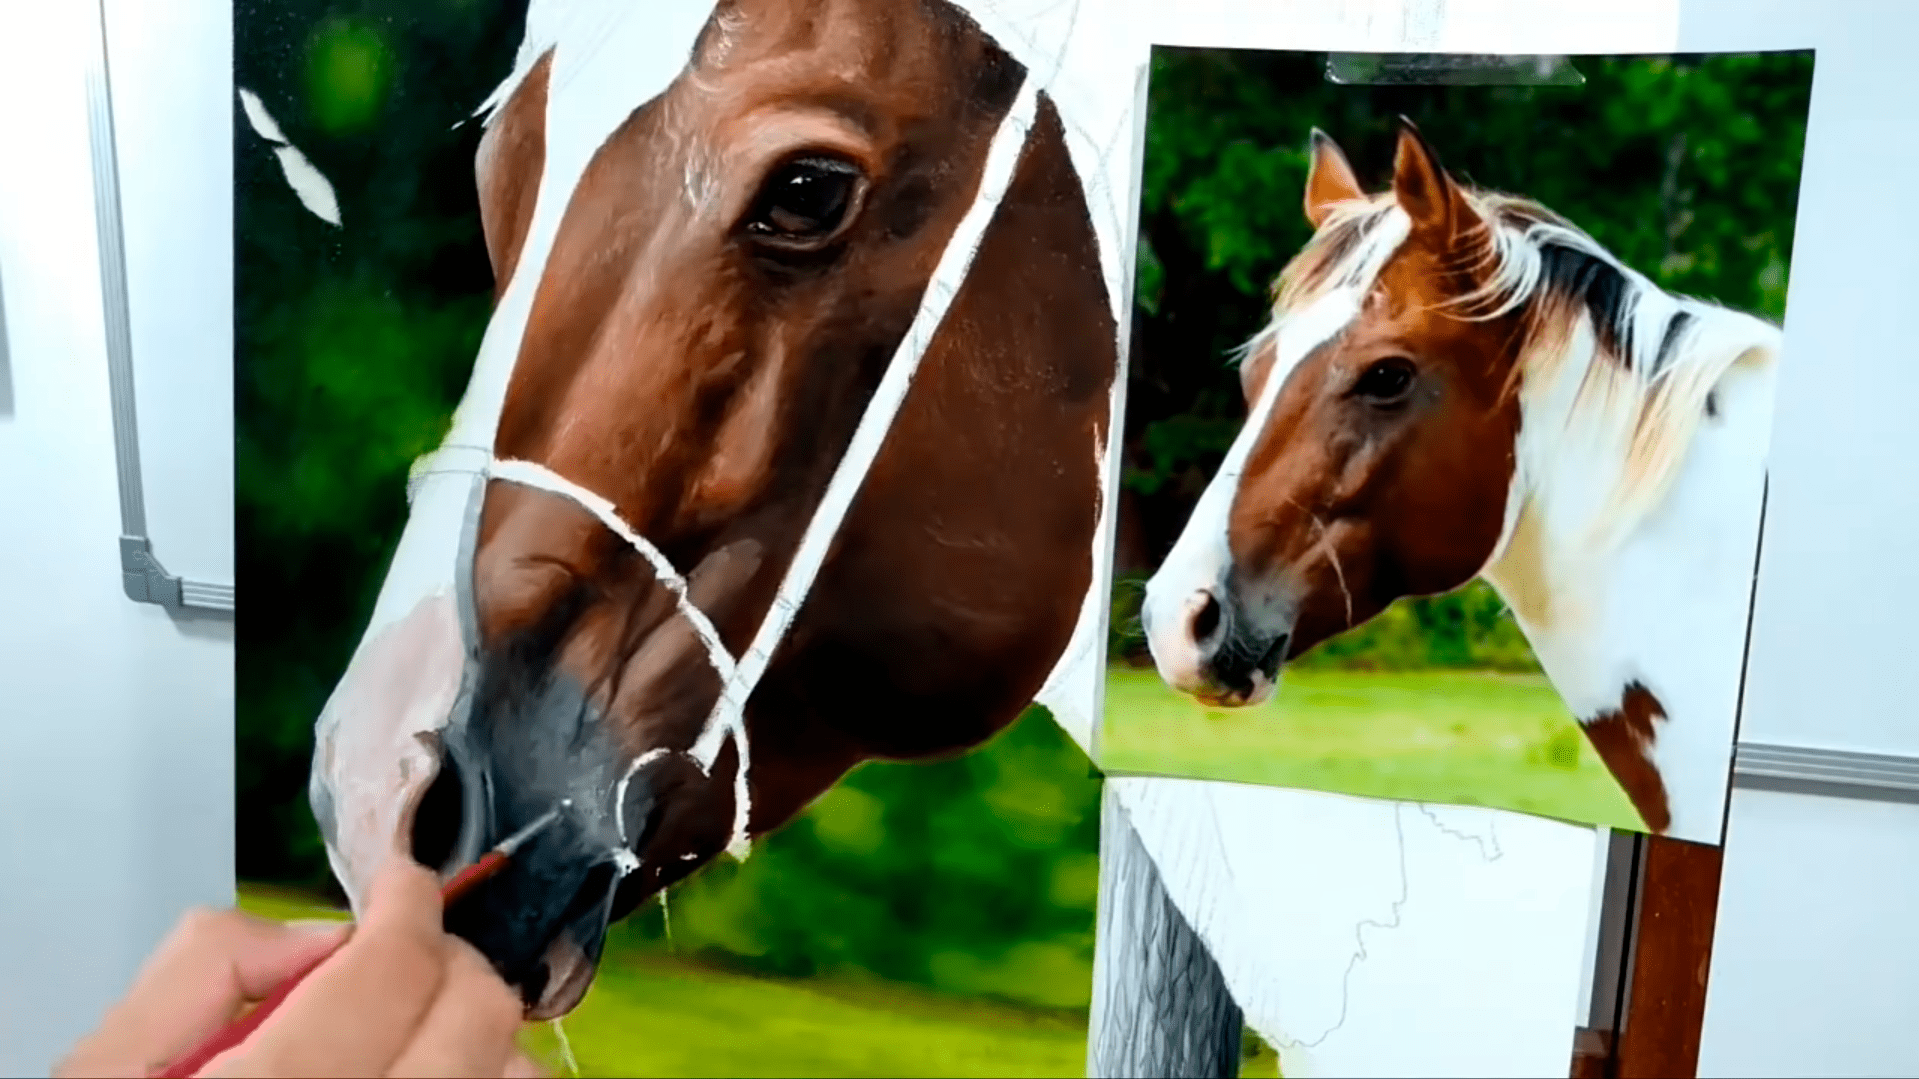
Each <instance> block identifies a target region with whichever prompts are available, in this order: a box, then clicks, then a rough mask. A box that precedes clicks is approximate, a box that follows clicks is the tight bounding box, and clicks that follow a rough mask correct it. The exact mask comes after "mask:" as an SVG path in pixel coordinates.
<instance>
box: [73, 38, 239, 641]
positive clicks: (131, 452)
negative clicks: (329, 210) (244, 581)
mask: <svg viewBox="0 0 1919 1079" xmlns="http://www.w3.org/2000/svg"><path fill="white" fill-rule="evenodd" d="M93 7H94V13H95V18H94V19H93V20H92V22H93V29H94V42H93V48H91V49H89V50H88V53H87V135H88V141H89V144H90V147H91V150H92V156H93V210H94V223H95V232H96V234H97V237H98V240H99V246H100V306H101V309H102V314H103V316H104V319H105V325H106V345H107V380H108V387H109V391H110V394H111V398H112V402H113V456H114V461H115V464H116V465H117V467H118V471H119V476H120V580H121V587H122V588H123V589H124V590H125V591H126V594H127V598H128V599H131V600H133V601H134V602H135V603H153V604H157V605H159V606H161V607H165V608H167V609H169V610H194V611H206V612H219V613H227V614H231V613H232V612H233V610H234V586H233V585H232V584H220V583H215V582H210V581H194V580H186V579H183V578H180V577H176V576H174V575H172V574H170V573H168V572H167V571H166V567H165V566H163V565H162V564H161V563H160V560H159V558H158V557H157V556H155V555H154V553H153V540H152V539H151V538H150V537H149V536H148V535H147V507H146V490H145V486H144V484H143V483H142V482H141V477H140V427H139V421H138V414H137V410H136V408H135V407H134V396H133V385H134V383H133V329H132V326H133V322H132V315H131V306H132V305H131V301H130V300H129V293H128V289H127V259H126V237H125V231H124V229H125V226H124V223H123V220H122V216H121V211H120V163H119V155H118V153H117V152H116V145H115V141H114V127H113V88H112V83H111V81H110V79H109V78H108V71H107V11H106V0H94V4H93Z"/></svg>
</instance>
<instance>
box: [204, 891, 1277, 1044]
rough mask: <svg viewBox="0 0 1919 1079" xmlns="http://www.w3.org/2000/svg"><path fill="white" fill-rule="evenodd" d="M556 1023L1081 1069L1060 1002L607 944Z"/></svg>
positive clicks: (580, 1028) (604, 1040)
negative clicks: (961, 993)
mask: <svg viewBox="0 0 1919 1079" xmlns="http://www.w3.org/2000/svg"><path fill="white" fill-rule="evenodd" d="M240 905H241V906H242V907H243V908H245V909H247V910H250V911H252V912H254V913H256V914H261V915H264V916H266V917H271V918H279V919H289V918H313V917H341V916H342V915H341V914H340V912H338V911H331V910H328V909H327V908H325V907H324V906H322V905H320V904H319V903H318V902H316V901H314V900H311V899H306V898H303V897H302V896H300V895H299V894H298V893H294V892H289V891H286V890H282V889H277V888H272V887H270V886H264V885H254V884H248V885H244V886H242V888H241V892H240ZM1091 976H1092V972H1091V971H1090V970H1089V971H1087V977H1088V978H1090V977H1091ZM564 1027H565V1031H566V1037H567V1040H568V1042H569V1043H570V1044H571V1046H572V1049H573V1054H574V1056H575V1058H576V1059H577V1060H578V1062H579V1065H580V1074H581V1075H583V1076H615V1075H635V1076H638V1075H676V1076H709V1075H710V1076H725V1075H738V1076H763V1075H764V1076H772V1075H845V1076H869V1075H870V1076H887V1075H929V1076H931V1075H944V1076H1002V1075H1003V1076H1075V1077H1077V1076H1082V1075H1084V1074H1085V1073H1086V1020H1085V1018H1084V1016H1083V1015H1078V1014H1075V1013H1073V1012H1047V1011H1039V1010H1028V1009H1022V1008H1017V1007H1012V1006H1008V1005H1003V1004H995V1003H990V1002H985V1001H978V1000H968V999H965V998H961V997H954V996H947V995H943V994H939V993H933V992H930V991H927V990H925V989H919V988H915V987H909V986H901V985H897V984H893V983H887V982H881V981H878V980H874V979H855V978H846V977H835V978H807V979H777V978H765V977H757V976H752V975H746V974H739V973H734V972H731V971H725V970H719V969H715V968H714V967H712V966H710V965H706V964H702V963H698V962H694V961H690V960H687V959H683V958H679V957H676V956H672V955H662V954H657V953H650V952H646V951H640V950H637V949H630V950H625V951H622V952H619V953H616V954H609V955H608V957H607V959H606V961H605V962H604V963H603V964H602V965H601V971H600V976H599V978H598V980H597V981H596V982H595V983H594V986H593V989H592V990H591V991H590V992H589V993H588V994H587V998H586V1000H585V1001H584V1002H582V1003H581V1005H580V1007H579V1008H578V1009H576V1010H575V1011H574V1013H573V1014H572V1015H570V1016H568V1017H567V1019H566V1020H565V1022H564ZM523 1044H524V1045H525V1046H526V1048H527V1050H528V1052H529V1053H531V1054H532V1055H533V1056H534V1058H535V1059H537V1060H539V1061H540V1062H541V1063H542V1064H543V1065H544V1066H545V1067H546V1068H547V1069H548V1073H549V1074H551V1075H564V1074H567V1073H566V1070H565V1068H564V1066H563V1065H562V1063H561V1056H560V1051H559V1041H558V1036H557V1035H556V1034H555V1033H554V1032H553V1030H552V1028H551V1027H550V1026H548V1025H545V1024H537V1025H532V1026H529V1027H528V1028H527V1031H526V1034H525V1036H524V1038H523ZM1275 1063H1276V1061H1275V1059H1274V1057H1273V1054H1272V1050H1270V1049H1265V1048H1264V1047H1261V1051H1260V1053H1259V1055H1258V1056H1257V1057H1256V1058H1254V1059H1253V1060H1252V1061H1250V1062H1249V1064H1248V1066H1247V1067H1246V1068H1245V1069H1244V1070H1243V1071H1242V1074H1243V1075H1247V1076H1258V1075H1268V1076H1270V1075H1277V1071H1276V1070H1275Z"/></svg>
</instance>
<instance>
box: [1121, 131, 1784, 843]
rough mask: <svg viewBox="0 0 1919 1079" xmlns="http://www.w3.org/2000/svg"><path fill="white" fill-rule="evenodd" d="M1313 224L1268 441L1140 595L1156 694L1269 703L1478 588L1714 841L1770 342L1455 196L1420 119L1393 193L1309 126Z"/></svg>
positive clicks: (1259, 408) (1463, 193)
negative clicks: (1418, 607)
mask: <svg viewBox="0 0 1919 1079" xmlns="http://www.w3.org/2000/svg"><path fill="white" fill-rule="evenodd" d="M1305 208H1306V214H1307V217H1308V218H1309V220H1310V221H1311V222H1312V224H1313V225H1314V226H1315V234H1314V236H1313V238H1312V240H1311V241H1310V242H1309V243H1308V244H1307V246H1306V247H1305V248H1304V250H1302V251H1301V253H1300V254H1299V255H1298V256H1297V257H1296V258H1294V260H1293V261H1292V262H1291V263H1290V264H1289V265H1288V266H1287V267H1286V269H1285V270H1284V271H1283V272H1282V274H1281V275H1280V278H1279V282H1278V286H1277V300H1276V303H1275V306H1274V311H1273V318H1272V321H1271V322H1270V323H1269V324H1268V326H1267V327H1266V329H1265V330H1263V331H1262V332H1261V333H1260V334H1259V335H1257V336H1256V337H1255V338H1254V339H1253V340H1252V342H1251V343H1250V344H1249V346H1248V348H1247V350H1246V356H1247V359H1246V362H1245V364H1244V366H1243V368H1242V381H1243V386H1244V388H1245V392H1246V397H1247V401H1248V403H1249V406H1250V413H1249V418H1248V420H1247V423H1246V425H1245V426H1244V427H1243V428H1242V430H1241V432H1240V434H1239V436H1238V438H1237V440H1236V442H1235V443H1234V445H1233V447H1232V449H1231V451H1229V454H1228V456H1227V459H1226V462H1225V464H1224V465H1223V466H1222V467H1221V469H1220V471H1219V473H1218V474H1216V475H1215V477H1214V479H1213V481H1212V483H1211V485H1210V486H1209V488H1208V489H1207V491H1206V492H1205V495H1204V496H1203V497H1202V499H1201V501H1200V503H1199V505H1198V507H1197V508H1196V509H1195V511H1194V513H1193V516H1192V518H1191V519H1190V520H1189V522H1188V524H1187V526H1186V529H1185V531H1184V532H1183V534H1182V535H1181V536H1180V539H1179V540H1178V542H1177V543H1176V544H1175V546H1174V549H1173V551H1172V552H1171V554H1170V555H1169V556H1168V558H1167V559H1166V561H1165V563H1164V564H1163V565H1162V566H1161V568H1160V569H1159V570H1158V572H1157V573H1156V574H1155V575H1154V577H1153V578H1152V580H1151V581H1150V582H1149V584H1148V586H1147V599H1146V606H1145V621H1146V626H1147V631H1148V637H1149V642H1150V644H1151V647H1152V651H1153V654H1154V657H1155V660H1156V662H1157V664H1158V667H1159V670H1160V672H1161V674H1162V676H1163V677H1164V678H1165V679H1166V681H1167V682H1168V683H1170V684H1171V685H1173V686H1174V687H1176V688H1178V689H1181V690H1183V691H1185V692H1187V693H1190V694H1192V695H1194V696H1195V697H1197V698H1199V699H1201V700H1202V701H1206V702H1208V703H1212V704H1216V705H1225V706H1237V705H1246V704H1252V703H1257V702H1259V701H1261V700H1264V699H1265V698H1266V697H1268V696H1269V695H1270V694H1271V693H1272V692H1273V689H1274V687H1275V684H1276V681H1277V679H1278V676H1279V670H1280V666H1281V664H1282V663H1283V662H1284V661H1285V660H1287V659H1289V658H1291V657H1294V656H1298V655H1299V654H1301V653H1303V652H1305V651H1306V650H1307V649H1310V648H1312V647H1313V646H1314V645H1316V644H1318V643H1320V642H1321V641H1323V640H1325V639H1326V638H1328V637H1330V636H1333V635H1334V634H1337V633H1339V632H1341V631H1344V630H1346V629H1348V628H1350V627H1352V626H1356V625H1359V624H1360V623H1362V622H1364V621H1366V620H1367V619H1369V618H1371V617H1373V616H1374V615H1376V614H1378V613H1379V612H1380V611H1382V610H1383V609H1384V608H1385V607H1386V606H1387V605H1388V604H1390V603H1392V602H1393V601H1394V600H1396V599H1398V598H1400V597H1402V596H1414V595H1428V594H1434V593H1440V592H1445V591H1449V590H1451V589H1453V588H1456V587H1458V586H1460V585H1463V584H1465V583H1466V582H1467V581H1469V580H1471V579H1472V578H1474V577H1475V576H1481V575H1483V576H1485V577H1486V578H1487V579H1488V580H1489V581H1490V582H1491V583H1492V584H1493V585H1494V587H1495V588H1496V589H1497V590H1498V591H1499V592H1500V593H1501V594H1502V596H1503V597H1504V598H1505V600H1506V602H1507V603H1508V604H1509V605H1510V606H1511V608H1512V609H1513V612H1514V615H1515V616H1516V618H1517V619H1518V621H1519V624H1520V626H1521V628H1522V629H1523V630H1524V631H1525V632H1526V634H1527V636H1528V638H1529V639H1530V641H1531V642H1532V644H1533V646H1534V649H1535V651H1536V652H1537V654H1538V655H1539V657H1540V660H1541V662H1542V664H1543V665H1544V667H1545V669H1546V671H1547V673H1548V675H1549V676H1550V677H1551V678H1552V679H1553V681H1554V684H1555V686H1556V687H1557V688H1558V689H1559V691H1560V694H1561V696H1562V697H1563V698H1564V699H1565V700H1566V702H1567V704H1568V705H1569V706H1570V707H1571V708H1572V709H1573V711H1574V713H1575V715H1576V716H1577V717H1578V718H1579V719H1580V720H1581V721H1582V723H1583V724H1584V725H1585V728H1586V730H1587V732H1588V734H1589V735H1590V736H1591V738H1592V740H1593V742H1594V744H1595V746H1596V747H1597V748H1598V750H1599V751H1600V754H1601V756H1602V757H1603V758H1604V759H1605V760H1606V762H1607V764H1608V765H1609V766H1610V767H1611V768H1612V770H1613V772H1614V774H1615V775H1616V776H1617V777H1618V778H1619V779H1620V781H1621V783H1622V785H1623V786H1624V787H1625V788H1626V791H1627V793H1628V794H1629V795H1630V796H1631V797H1632V799H1633V801H1634V802H1635V804H1636V805H1637V807H1638V808H1639V810H1640V813H1641V815H1642V816H1643V817H1644V818H1645V820H1646V822H1647V824H1648V825H1649V826H1651V827H1652V828H1653V829H1654V830H1656V831H1665V830H1668V828H1669V827H1670V826H1672V824H1673V822H1674V817H1675V810H1676V808H1677V802H1678V800H1679V799H1678V798H1677V796H1675V797H1673V798H1669V797H1668V793H1669V792H1668V790H1667V788H1668V787H1669V786H1673V785H1684V786H1685V787H1686V790H1685V791H1684V801H1685V802H1686V805H1687V807H1688V811H1689V812H1691V813H1692V814H1693V816H1692V818H1691V819H1689V821H1688V825H1689V826H1692V827H1696V829H1698V830H1702V831H1703V830H1704V829H1706V828H1708V827H1710V828H1711V829H1712V835H1713V836H1714V837H1716V835H1717V805H1718V803H1719V800H1720V799H1722V798H1723V791H1724V781H1725V776H1726V767H1725V753H1726V750H1727V743H1729V740H1730V730H1731V719H1732V715H1733V710H1734V707H1735V703H1736V702H1735V701H1734V700H1733V697H1732V695H1733V694H1736V692H1737V683H1738V670H1737V668H1738V664H1739V657H1738V654H1737V653H1738V651H1739V650H1740V648H1741V647H1742V640H1743V636H1744V633H1743V625H1744V618H1745V615H1746V603H1747V599H1748V596H1747V595H1746V592H1745V589H1746V588H1749V587H1750V582H1751V573H1752V565H1753V563H1752V559H1753V558H1754V547H1753V545H1754V543H1755V542H1756V530H1757V527H1758V508H1759V498H1760V493H1761V491H1760V485H1761V484H1762V483H1763V468H1764V464H1763V461H1764V453H1765V447H1766V441H1767V437H1768V431H1769V426H1770V412H1771V384H1772V370H1773V368H1774V364H1773V362H1772V361H1773V359H1774V357H1775V356H1776V354H1777V351H1778V331H1777V330H1776V329H1775V328H1773V327H1772V326H1770V325H1768V324H1766V323H1764V322H1761V321H1760V320H1758V319H1755V318H1752V317H1750V316H1747V315H1744V314H1740V313H1737V312H1733V311H1729V310H1726V309H1723V308H1720V307H1716V306H1713V305H1711V304H1707V303H1702V302H1699V301H1696V300H1691V299H1686V298H1682V297H1676V296H1672V295H1670V294H1667V293H1665V292H1662V291H1660V290H1659V289H1658V288H1656V287H1655V286H1654V285H1653V284H1652V283H1651V282H1650V281H1648V280H1647V279H1646V278H1644V277H1643V276H1641V275H1639V274H1637V273H1636V272H1634V271H1632V270H1631V269H1629V268H1627V267H1625V266H1624V265H1622V264H1621V263H1620V262H1619V261H1618V260H1617V259H1615V258H1614V257H1613V256H1612V255H1610V254H1609V253H1607V252H1606V251H1605V250H1604V249H1603V248H1601V247H1600V246H1599V245H1598V244H1597V243H1595V242H1594V241H1593V240H1592V239H1591V238H1590V237H1589V236H1587V235H1586V234H1585V233H1584V232H1581V231H1580V230H1578V229H1577V228H1575V227H1574V226H1572V225H1571V224H1570V223H1568V222H1566V221H1565V220H1563V219H1561V218H1560V217H1558V216H1557V215H1555V214H1553V213H1552V212H1551V211H1549V210H1547V209H1545V208H1544V207H1542V206H1539V205H1538V204H1536V203H1533V202H1531V201H1528V200H1524V199H1520V198H1515V197H1512V196H1507V195H1502V194H1496V193H1492V192H1485V191H1479V190H1475V189H1471V188H1468V187H1466V186H1464V185H1462V184H1460V183H1459V182H1458V181H1456V180H1454V179H1453V178H1452V177H1451V176H1450V175H1448V173H1447V172H1446V170H1445V169H1444V168H1443V167H1442V166H1441V164H1440V162H1439V159H1438V156H1437V154H1436V153H1435V152H1434V151H1433V149H1432V148H1431V147H1430V146H1429V145H1428V144H1427V143H1426V142H1425V140H1424V139H1423V138H1422V137H1421V136H1420V135H1419V134H1418V132H1417V131H1416V130H1414V128H1413V127H1412V125H1411V124H1410V123H1403V124H1402V127H1401V130H1400V134H1399V140H1398V148H1397V153H1396V156H1395V159H1394V168H1393V178H1392V186H1391V190H1390V191H1388V192H1386V193H1383V194H1378V195H1368V194H1367V193H1366V192H1364V191H1363V190H1362V189H1361V187H1360V185H1359V183H1358V181H1357V179H1356V177H1355V175H1354V173H1353V170H1352V169H1351V167H1350V166H1349V165H1348V164H1347V162H1346V160H1345V158H1344V156H1343V155H1342V154H1341V153H1340V151H1339V149H1338V148H1337V147H1336V146H1335V145H1334V144H1333V142H1332V141H1331V140H1330V139H1328V138H1327V137H1326V136H1324V135H1323V134H1321V133H1319V132H1317V131H1315V132H1314V133H1313V140H1312V160H1311V167H1310V171H1309V176H1308V180H1307V184H1306V194H1305ZM1742 580H1743V581H1744V588H1742V587H1741V585H1740V582H1741V581H1742ZM1681 627H1683V628H1681ZM1664 644H1670V645H1672V646H1673V647H1671V648H1666V649H1664V650H1663V652H1662V649H1661V647H1660V646H1661V645H1664ZM1728 649H1730V650H1731V651H1730V652H1729V651H1728ZM1729 662H1730V665H1731V666H1730V669H1728V663H1729ZM1682 710H1683V711H1685V712H1686V713H1687V722H1686V723H1685V724H1678V725H1674V724H1672V723H1670V722H1669V720H1670V719H1672V718H1673V717H1676V716H1679V715H1680V714H1681V711H1682ZM1695 713H1697V714H1695ZM1715 739H1717V742H1716V744H1717V746H1718V754H1719V756H1718V761H1719V767H1718V769H1717V771H1716V772H1715V771H1714V769H1713V767H1712V764H1711V755H1712V747H1713V745H1714V744H1715V742H1714V740H1715ZM1662 758H1663V759H1662ZM1681 758H1683V763H1682V761H1681ZM1679 773H1684V775H1683V778H1682V777H1680V776H1679V775H1678V774H1679ZM1715 784H1716V785H1715ZM1708 817H1710V818H1711V823H1710V824H1708V823H1707V819H1708Z"/></svg>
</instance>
